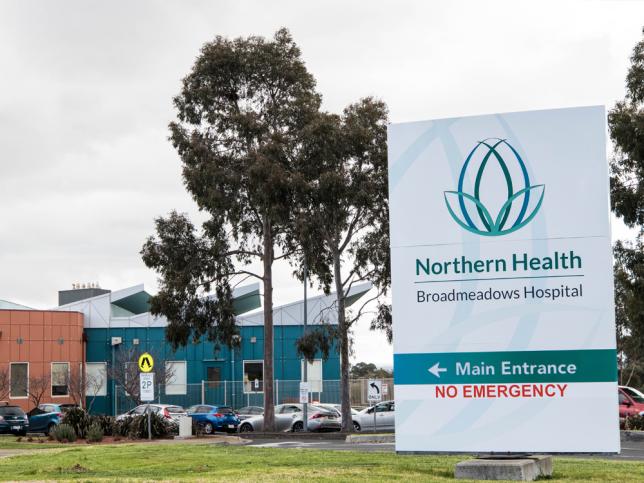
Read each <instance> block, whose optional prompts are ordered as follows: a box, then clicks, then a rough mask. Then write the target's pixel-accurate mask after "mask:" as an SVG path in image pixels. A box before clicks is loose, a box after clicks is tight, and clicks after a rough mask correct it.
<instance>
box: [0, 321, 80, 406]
mask: <svg viewBox="0 0 644 483" xmlns="http://www.w3.org/2000/svg"><path fill="white" fill-rule="evenodd" d="M0 332H1V334H0V368H8V366H9V363H10V362H28V363H29V377H30V378H31V377H38V376H41V375H42V374H43V372H46V373H48V374H51V363H52V362H69V367H70V370H74V371H77V370H78V368H79V365H80V364H81V363H82V362H84V361H83V358H84V353H83V314H82V313H80V312H58V311H41V310H0ZM20 338H21V339H22V344H19V343H18V339H20ZM8 401H9V403H10V404H17V405H19V406H21V407H22V408H23V409H24V410H25V411H28V410H30V409H31V408H32V406H33V404H32V403H31V402H30V401H29V400H28V399H21V398H18V399H12V398H10V397H8ZM45 402H52V403H57V404H65V403H72V402H73V401H72V399H71V398H70V397H68V396H54V397H52V395H51V390H49V391H47V392H46V393H45V396H44V397H43V399H42V400H41V403H45Z"/></svg>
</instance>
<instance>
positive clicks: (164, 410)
mask: <svg viewBox="0 0 644 483" xmlns="http://www.w3.org/2000/svg"><path fill="white" fill-rule="evenodd" d="M148 406H149V407H150V411H151V412H153V413H156V414H157V415H159V416H161V417H163V418H165V419H166V420H168V421H171V422H173V423H176V424H179V418H180V417H182V416H187V415H188V413H187V412H186V411H185V410H184V409H183V408H182V407H181V406H177V405H176V404H149V405H148V404H141V405H139V406H137V407H135V408H134V409H130V410H129V411H128V412H126V413H123V414H119V415H118V416H116V420H117V421H121V420H123V419H127V418H131V417H134V416H141V415H144V414H147V408H148Z"/></svg>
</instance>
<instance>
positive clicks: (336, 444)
mask: <svg viewBox="0 0 644 483" xmlns="http://www.w3.org/2000/svg"><path fill="white" fill-rule="evenodd" d="M249 446H257V447H262V448H306V449H316V450H339V451H386V452H394V451H395V447H394V445H393V444H392V443H347V442H345V441H342V440H335V441H334V440H327V441H320V440H315V441H311V440H308V441H298V440H289V441H276V440H275V439H255V440H253V441H252V442H251V443H250V444H249ZM565 457H575V458H603V459H614V460H631V461H644V441H623V442H622V451H621V453H620V454H618V455H565Z"/></svg>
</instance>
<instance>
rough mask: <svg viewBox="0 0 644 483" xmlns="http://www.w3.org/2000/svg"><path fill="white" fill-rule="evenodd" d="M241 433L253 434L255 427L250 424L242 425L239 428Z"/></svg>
mask: <svg viewBox="0 0 644 483" xmlns="http://www.w3.org/2000/svg"><path fill="white" fill-rule="evenodd" d="M239 432H240V433H252V432H253V427H252V426H251V425H250V424H248V423H247V424H242V425H241V426H240V427H239Z"/></svg>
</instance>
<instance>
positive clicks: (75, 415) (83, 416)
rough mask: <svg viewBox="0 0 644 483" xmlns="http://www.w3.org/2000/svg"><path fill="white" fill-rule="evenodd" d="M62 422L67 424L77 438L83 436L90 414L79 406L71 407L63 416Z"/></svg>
mask: <svg viewBox="0 0 644 483" xmlns="http://www.w3.org/2000/svg"><path fill="white" fill-rule="evenodd" d="M63 423H65V424H69V425H70V426H71V427H72V428H74V431H75V432H76V435H77V436H78V437H79V438H84V437H85V433H86V432H87V428H89V425H90V416H89V414H87V412H85V410H84V409H81V408H71V409H69V410H68V411H67V412H66V413H65V415H64V416H63Z"/></svg>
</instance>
